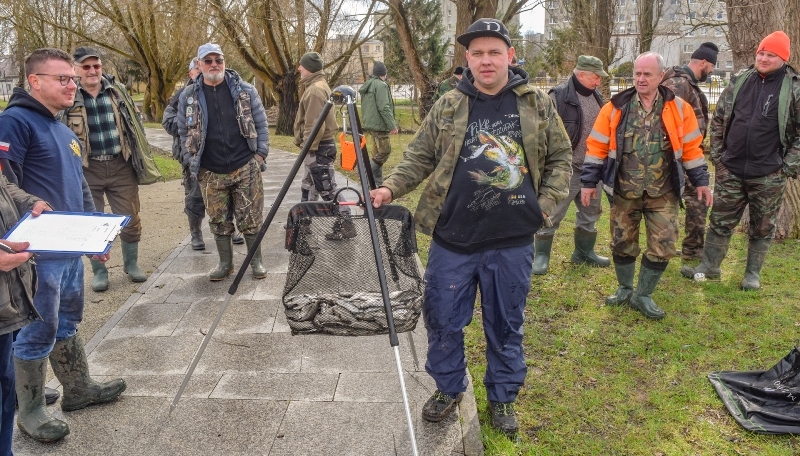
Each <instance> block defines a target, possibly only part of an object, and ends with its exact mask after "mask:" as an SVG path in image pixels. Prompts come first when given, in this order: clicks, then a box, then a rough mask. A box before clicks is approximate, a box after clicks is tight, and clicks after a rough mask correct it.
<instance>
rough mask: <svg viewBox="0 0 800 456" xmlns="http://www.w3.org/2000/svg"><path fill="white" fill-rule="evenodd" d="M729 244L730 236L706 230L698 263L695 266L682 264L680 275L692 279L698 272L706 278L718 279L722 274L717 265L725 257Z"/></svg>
mask: <svg viewBox="0 0 800 456" xmlns="http://www.w3.org/2000/svg"><path fill="white" fill-rule="evenodd" d="M730 245H731V237H730V236H720V235H718V234H717V233H715V232H714V231H713V230H708V232H707V233H706V242H705V245H704V246H703V258H702V260H700V264H698V265H697V266H695V267H690V266H683V267H682V268H681V275H682V276H684V277H686V278H688V279H693V278H694V276H695V274H698V273H699V274H703V275H705V277H706V278H707V279H719V277H720V275H722V270H721V269H720V267H719V265H721V264H722V260H724V259H725V255H727V253H728V247H729V246H730Z"/></svg>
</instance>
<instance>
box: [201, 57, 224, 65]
mask: <svg viewBox="0 0 800 456" xmlns="http://www.w3.org/2000/svg"><path fill="white" fill-rule="evenodd" d="M203 63H205V64H206V65H211V64H212V63H216V64H217V65H222V64H223V63H225V59H223V58H222V57H217V58H216V59H203Z"/></svg>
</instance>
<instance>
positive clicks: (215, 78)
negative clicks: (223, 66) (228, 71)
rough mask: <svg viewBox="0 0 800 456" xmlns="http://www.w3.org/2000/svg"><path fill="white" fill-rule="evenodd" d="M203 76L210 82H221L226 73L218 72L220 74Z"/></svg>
mask: <svg viewBox="0 0 800 456" xmlns="http://www.w3.org/2000/svg"><path fill="white" fill-rule="evenodd" d="M203 78H204V79H206V80H207V81H208V82H220V81H222V80H223V79H225V73H218V74H205V73H204V74H203Z"/></svg>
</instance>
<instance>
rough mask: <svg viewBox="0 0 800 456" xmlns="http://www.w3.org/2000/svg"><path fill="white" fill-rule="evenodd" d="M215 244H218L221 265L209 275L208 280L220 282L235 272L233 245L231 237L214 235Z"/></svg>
mask: <svg viewBox="0 0 800 456" xmlns="http://www.w3.org/2000/svg"><path fill="white" fill-rule="evenodd" d="M214 242H216V244H217V253H219V264H218V265H217V268H216V269H214V270H213V271H211V273H210V274H208V280H210V281H212V282H218V281H220V280H222V279H224V278H225V277H228V274H230V273H231V272H233V245H232V244H231V237H230V236H220V235H217V234H215V235H214Z"/></svg>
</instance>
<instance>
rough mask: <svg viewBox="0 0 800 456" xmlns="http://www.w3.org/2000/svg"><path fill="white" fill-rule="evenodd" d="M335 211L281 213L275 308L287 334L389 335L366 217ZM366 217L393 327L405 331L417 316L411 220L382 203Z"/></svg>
mask: <svg viewBox="0 0 800 456" xmlns="http://www.w3.org/2000/svg"><path fill="white" fill-rule="evenodd" d="M340 208H341V206H339V205H337V204H335V203H331V202H305V203H299V204H297V205H295V206H294V207H293V208H292V209H291V211H290V212H289V219H288V223H287V225H286V249H287V250H289V251H290V252H291V256H290V260H289V271H288V274H287V276H286V284H285V286H284V289H283V306H284V311H285V313H286V320H287V321H288V323H289V327H290V328H291V330H292V334H294V335H297V334H312V333H320V334H332V335H339V336H366V335H374V334H387V333H388V332H389V326H388V323H387V319H386V310H385V307H384V304H383V295H382V293H381V286H380V282H379V279H378V271H377V269H376V268H377V264H376V260H375V254H374V251H373V248H372V238H371V236H370V229H369V220H368V219H367V217H366V214H364V215H352V216H351V215H349V214H342V213H340V212H339V209H340ZM374 214H375V224H376V228H377V232H378V240H379V244H380V249H381V256H382V259H383V269H384V272H385V276H386V286H387V289H388V291H389V299H390V302H391V308H392V316H393V318H394V325H395V330H396V331H397V332H398V333H401V332H405V331H411V330H413V329H414V328H415V327H416V325H417V320H418V319H419V315H420V313H421V311H422V290H423V285H422V276H421V274H420V271H419V267H418V265H417V259H416V255H415V254H416V252H417V243H416V237H415V232H414V221H413V219H412V217H411V213H410V212H409V211H408V209H406V208H404V207H402V206H395V205H390V204H385V205H382V206H381V207H380V208H377V209H374Z"/></svg>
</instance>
